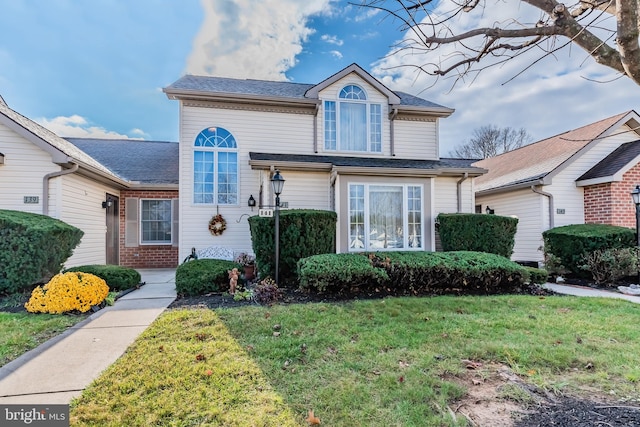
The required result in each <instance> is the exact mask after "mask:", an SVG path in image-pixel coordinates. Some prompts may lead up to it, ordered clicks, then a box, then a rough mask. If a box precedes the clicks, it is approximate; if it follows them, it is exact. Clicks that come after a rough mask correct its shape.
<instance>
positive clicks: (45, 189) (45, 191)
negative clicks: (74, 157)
mask: <svg viewBox="0 0 640 427" xmlns="http://www.w3.org/2000/svg"><path fill="white" fill-rule="evenodd" d="M69 163H71V164H72V166H71V168H70V169H64V170H61V171H58V172H51V173H48V174H46V175H45V176H44V178H42V214H43V215H49V181H50V180H51V179H52V178H56V177H58V176H62V175H69V174H71V173H74V172H75V171H77V170H78V167H79V166H78V164H77V163H73V162H69Z"/></svg>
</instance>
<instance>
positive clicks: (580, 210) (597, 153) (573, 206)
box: [544, 126, 637, 227]
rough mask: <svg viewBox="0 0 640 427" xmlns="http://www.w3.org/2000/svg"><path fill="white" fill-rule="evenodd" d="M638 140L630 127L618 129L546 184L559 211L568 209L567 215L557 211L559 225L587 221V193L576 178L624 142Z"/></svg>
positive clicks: (556, 222)
mask: <svg viewBox="0 0 640 427" xmlns="http://www.w3.org/2000/svg"><path fill="white" fill-rule="evenodd" d="M625 131H626V132H625ZM634 136H635V138H634ZM635 139H637V134H636V133H635V132H630V128H629V127H628V126H623V127H622V128H621V129H619V130H618V131H616V132H614V135H612V136H609V137H606V138H603V139H601V140H599V141H597V144H594V145H593V146H592V147H591V148H590V149H589V150H588V151H586V152H584V153H582V154H581V155H580V156H579V157H578V158H576V159H575V160H573V161H571V162H569V163H567V165H566V166H565V167H564V168H563V169H562V171H561V172H559V173H558V174H557V175H556V176H554V177H553V178H552V183H551V185H548V186H545V187H544V190H545V191H547V192H549V193H551V194H553V196H554V203H555V206H554V208H555V209H556V212H557V209H564V212H565V213H564V214H557V213H556V212H554V225H555V226H556V227H559V226H563V225H569V224H583V223H584V192H583V188H582V187H576V184H575V181H576V179H578V178H579V177H580V176H581V175H582V174H584V173H585V172H586V171H588V170H589V169H591V168H592V167H593V166H595V165H596V164H597V163H598V162H600V161H601V160H602V159H603V158H605V157H606V156H607V155H609V154H611V152H613V151H614V150H615V149H616V148H618V147H619V146H620V145H622V144H624V143H626V142H631V141H634V140H635Z"/></svg>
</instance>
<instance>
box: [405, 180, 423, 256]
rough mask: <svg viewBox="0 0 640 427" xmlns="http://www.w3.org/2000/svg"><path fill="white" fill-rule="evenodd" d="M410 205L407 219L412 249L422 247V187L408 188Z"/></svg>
mask: <svg viewBox="0 0 640 427" xmlns="http://www.w3.org/2000/svg"><path fill="white" fill-rule="evenodd" d="M407 201H408V205H409V212H408V214H409V215H408V219H407V231H408V233H407V237H408V241H407V242H408V245H409V247H410V248H421V247H422V187H417V186H409V187H407Z"/></svg>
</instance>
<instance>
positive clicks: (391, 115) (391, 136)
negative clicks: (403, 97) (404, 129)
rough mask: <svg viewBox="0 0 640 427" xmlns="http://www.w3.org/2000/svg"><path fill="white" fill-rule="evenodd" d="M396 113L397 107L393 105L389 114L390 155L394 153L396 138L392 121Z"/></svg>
mask: <svg viewBox="0 0 640 427" xmlns="http://www.w3.org/2000/svg"><path fill="white" fill-rule="evenodd" d="M397 115H398V107H393V108H392V109H391V114H389V134H390V145H391V155H392V156H395V155H396V152H395V151H396V138H395V126H394V125H393V122H394V120H395V118H396V116H397Z"/></svg>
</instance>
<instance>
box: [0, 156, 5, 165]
mask: <svg viewBox="0 0 640 427" xmlns="http://www.w3.org/2000/svg"><path fill="white" fill-rule="evenodd" d="M0 165H4V154H2V153H0Z"/></svg>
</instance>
